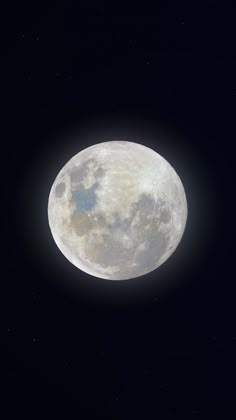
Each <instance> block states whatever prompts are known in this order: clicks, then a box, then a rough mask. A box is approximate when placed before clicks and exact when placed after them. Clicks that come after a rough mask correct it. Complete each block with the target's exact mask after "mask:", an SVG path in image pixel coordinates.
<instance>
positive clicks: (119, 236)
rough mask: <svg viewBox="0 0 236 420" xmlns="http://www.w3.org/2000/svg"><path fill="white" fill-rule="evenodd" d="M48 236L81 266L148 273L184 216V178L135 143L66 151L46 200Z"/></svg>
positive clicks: (104, 274)
mask: <svg viewBox="0 0 236 420" xmlns="http://www.w3.org/2000/svg"><path fill="white" fill-rule="evenodd" d="M48 220H49V226H50V229H51V233H52V236H53V238H54V240H55V242H56V244H57V246H58V248H59V249H60V251H61V252H62V253H63V254H64V256H65V257H66V258H67V259H68V260H69V261H70V262H71V263H72V264H74V265H75V266H76V267H78V268H79V269H81V270H82V271H84V272H86V273H88V274H90V275H93V276H95V277H100V278H104V279H109V280H125V279H130V278H134V277H139V276H141V275H144V274H147V273H149V272H151V271H153V270H155V269H156V268H157V267H159V266H160V265H161V264H163V263H164V262H165V261H166V260H167V259H168V258H169V257H170V255H171V254H172V253H173V252H174V251H175V249H176V248H177V246H178V244H179V242H180V240H181V238H182V235H183V232H184V229H185V225H186V220H187V201H186V195H185V191H184V187H183V185H182V182H181V180H180V178H179V176H178V175H177V173H176V172H175V170H174V169H173V168H172V166H171V165H170V164H169V163H168V162H167V161H166V160H165V159H164V158H163V157H162V156H160V155H159V154H158V153H156V152H154V151H153V150H151V149H149V148H147V147H145V146H143V145H141V144H137V143H133V142H127V141H110V142H105V143H99V144H96V145H94V146H91V147H88V148H87V149H85V150H83V151H81V152H79V153H78V154H77V155H75V156H74V157H72V159H70V160H69V161H68V162H67V163H66V165H65V166H64V167H63V168H62V169H61V171H60V172H59V174H58V175H57V177H56V179H55V181H54V183H53V185H52V188H51V191H50V194H49V200H48Z"/></svg>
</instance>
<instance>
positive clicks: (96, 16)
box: [1, 1, 236, 419]
mask: <svg viewBox="0 0 236 420" xmlns="http://www.w3.org/2000/svg"><path fill="white" fill-rule="evenodd" d="M144 3H145V2H144ZM3 17H4V21H5V39H6V42H5V45H4V46H3V50H2V53H3V64H2V67H3V69H4V71H5V73H4V77H3V79H2V80H3V95H4V96H3V98H4V110H5V111H6V112H5V114H6V116H5V115H4V122H3V141H2V153H1V156H2V165H3V166H2V167H3V170H2V184H3V190H2V194H3V203H4V206H3V207H4V208H5V209H6V215H5V216H4V218H3V219H2V225H3V226H2V235H3V236H2V239H3V238H5V239H6V241H7V247H6V246H4V249H6V250H7V253H6V257H5V259H4V264H5V267H6V272H5V273H6V274H5V276H4V277H3V280H2V281H3V282H4V283H7V285H8V286H9V288H8V295H7V300H6V313H7V317H6V322H7V325H6V330H7V338H8V345H9V351H8V358H7V367H8V380H7V384H6V387H5V389H6V391H7V403H8V405H7V415H8V418H16V417H15V416H16V415H18V417H19V416H20V417H21V416H23V415H24V416H25V418H26V417H27V418H32V417H37V416H38V415H39V416H40V418H42V416H43V417H44V418H48V417H50V418H51V417H53V418H56V417H58V416H59V415H62V416H63V418H74V417H76V418H80V419H87V418H93V419H126V418H127V419H130V418H132V419H135V418H142V419H154V418H155V419H156V418H160V419H172V418H181V419H182V418H188V419H189V418H205V417H207V418H209V417H210V418H213V416H215V415H216V414H218V413H222V415H224V416H226V413H227V418H229V417H228V416H229V415H233V414H235V404H234V401H233V400H234V395H235V391H236V387H235V375H236V363H235V360H236V323H235V321H236V310H235V292H236V287H235V278H234V277H235V275H234V270H233V264H234V250H233V245H234V235H235V233H234V232H235V191H234V185H235V184H234V182H233V178H234V170H235V169H234V160H235V157H234V156H235V155H234V141H235V101H236V80H235V74H236V54H235V41H236V37H235V35H236V30H235V10H233V8H232V7H231V8H227V7H226V6H224V4H223V2H215V1H205V2H204V3H202V5H201V3H200V2H184V1H181V2H173V3H172V2H169V1H165V2H164V1H163V2H156V3H155V7H154V5H152V6H148V5H146V6H145V4H142V6H140V5H138V4H136V5H132V6H131V4H130V5H129V6H127V5H126V6H124V7H123V6H122V5H121V4H120V5H119V6H116V5H115V4H113V3H112V2H110V3H109V4H105V3H103V2H99V1H98V2H95V4H93V3H92V2H75V3H74V4H72V3H71V4H70V3H66V2H65V3H64V4H62V3H57V4H56V5H55V6H53V5H52V4H51V5H49V6H46V7H44V6H43V5H42V4H40V3H36V2H31V3H29V4H26V3H24V4H22V3H20V4H18V5H17V6H14V5H13V4H11V5H9V8H8V9H7V10H6V11H5V12H4V13H3ZM114 139H120V140H130V141H137V142H140V143H142V144H145V145H146V146H148V147H151V148H153V149H154V150H156V151H157V152H159V153H160V154H161V155H162V156H164V157H165V158H166V159H167V160H168V161H169V162H170V163H171V164H172V165H173V166H174V168H175V169H176V171H177V172H178V174H179V175H180V177H181V179H182V181H183V184H184V187H185V190H186V195H187V200H188V209H189V217H188V222H187V227H186V231H185V234H184V237H183V240H182V241H181V244H180V245H179V247H178V249H177V250H176V252H175V253H174V255H173V256H172V257H171V258H170V259H169V260H168V262H166V263H165V264H164V265H163V266H161V267H160V268H159V269H158V270H156V271H154V272H153V273H150V274H149V275H146V276H143V277H140V278H138V279H137V280H135V279H133V280H130V281H124V282H114V283H113V282H108V281H105V280H102V279H96V278H92V277H90V276H89V275H86V274H85V273H82V272H80V271H79V270H78V269H76V268H75V267H74V266H72V265H71V264H70V263H69V262H68V261H67V260H66V259H65V258H64V257H63V256H62V254H61V253H60V251H59V250H58V249H57V247H56V245H55V243H54V241H53V238H52V236H51V233H50V230H49V227H48V221H47V199H48V194H49V191H50V188H51V185H52V182H53V181H54V179H55V176H56V175H57V173H58V172H59V170H60V169H61V168H62V166H63V165H64V164H65V163H66V162H67V161H68V160H69V159H70V158H71V157H72V156H73V155H74V154H76V153H78V152H79V151H80V150H82V149H83V148H85V147H88V146H89V145H92V144H95V143H98V142H101V141H109V140H114ZM5 239H4V240H5Z"/></svg>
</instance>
